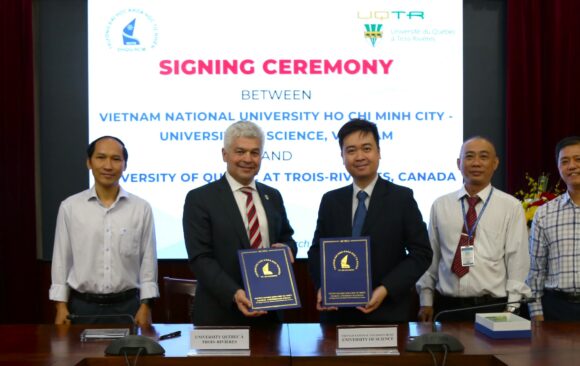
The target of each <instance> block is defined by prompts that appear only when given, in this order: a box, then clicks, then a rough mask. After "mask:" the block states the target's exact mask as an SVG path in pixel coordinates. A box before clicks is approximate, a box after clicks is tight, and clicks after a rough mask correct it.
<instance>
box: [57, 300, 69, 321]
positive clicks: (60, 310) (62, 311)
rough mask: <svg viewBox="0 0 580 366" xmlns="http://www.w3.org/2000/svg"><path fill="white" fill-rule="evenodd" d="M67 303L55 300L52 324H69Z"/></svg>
mask: <svg viewBox="0 0 580 366" xmlns="http://www.w3.org/2000/svg"><path fill="white" fill-rule="evenodd" d="M68 316H69V312H68V305H67V303H66V302H60V301H59V302H57V303H56V316H55V318H54V324H57V325H61V324H70V319H69V318H68Z"/></svg>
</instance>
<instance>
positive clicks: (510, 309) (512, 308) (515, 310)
mask: <svg viewBox="0 0 580 366" xmlns="http://www.w3.org/2000/svg"><path fill="white" fill-rule="evenodd" d="M519 310H520V308H519V307H517V306H513V305H508V306H506V308H505V311H508V312H510V313H513V314H517V313H518V312H519Z"/></svg>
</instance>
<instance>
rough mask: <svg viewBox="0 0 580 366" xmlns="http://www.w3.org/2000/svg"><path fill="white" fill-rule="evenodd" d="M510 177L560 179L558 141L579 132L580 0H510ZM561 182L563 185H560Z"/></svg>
mask: <svg viewBox="0 0 580 366" xmlns="http://www.w3.org/2000/svg"><path fill="white" fill-rule="evenodd" d="M507 12H508V13H507V47H508V49H507V90H506V95H507V102H506V109H507V116H506V159H507V167H506V177H507V189H508V191H509V192H512V193H514V192H516V191H517V190H518V189H520V188H524V187H525V183H524V176H525V174H526V173H529V174H530V175H531V176H532V177H534V178H537V177H538V176H539V175H540V174H541V173H549V174H550V182H551V183H554V184H555V183H556V182H557V181H558V180H559V175H558V170H557V166H556V158H555V154H554V147H555V145H556V143H557V142H558V141H559V140H560V139H562V138H563V137H566V136H569V135H578V134H580V118H579V117H580V98H579V97H580V20H578V16H579V14H580V1H577V0H508V4H507ZM560 186H561V187H563V186H562V185H560Z"/></svg>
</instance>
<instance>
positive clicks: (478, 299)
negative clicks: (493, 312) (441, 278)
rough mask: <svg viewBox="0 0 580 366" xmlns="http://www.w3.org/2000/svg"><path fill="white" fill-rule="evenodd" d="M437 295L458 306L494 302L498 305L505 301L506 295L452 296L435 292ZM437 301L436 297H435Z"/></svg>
mask: <svg viewBox="0 0 580 366" xmlns="http://www.w3.org/2000/svg"><path fill="white" fill-rule="evenodd" d="M436 295H438V297H441V298H443V299H444V301H447V302H448V303H453V305H455V306H458V307H464V306H478V305H487V304H495V303H497V304H498V305H500V304H502V303H504V302H507V297H493V296H491V295H483V296H475V297H454V296H445V295H441V294H439V292H436ZM435 301H437V299H435Z"/></svg>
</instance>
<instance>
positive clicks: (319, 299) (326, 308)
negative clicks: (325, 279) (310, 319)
mask: <svg viewBox="0 0 580 366" xmlns="http://www.w3.org/2000/svg"><path fill="white" fill-rule="evenodd" d="M316 310H318V311H329V310H338V308H337V307H336V306H322V291H320V289H318V292H317V293H316Z"/></svg>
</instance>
